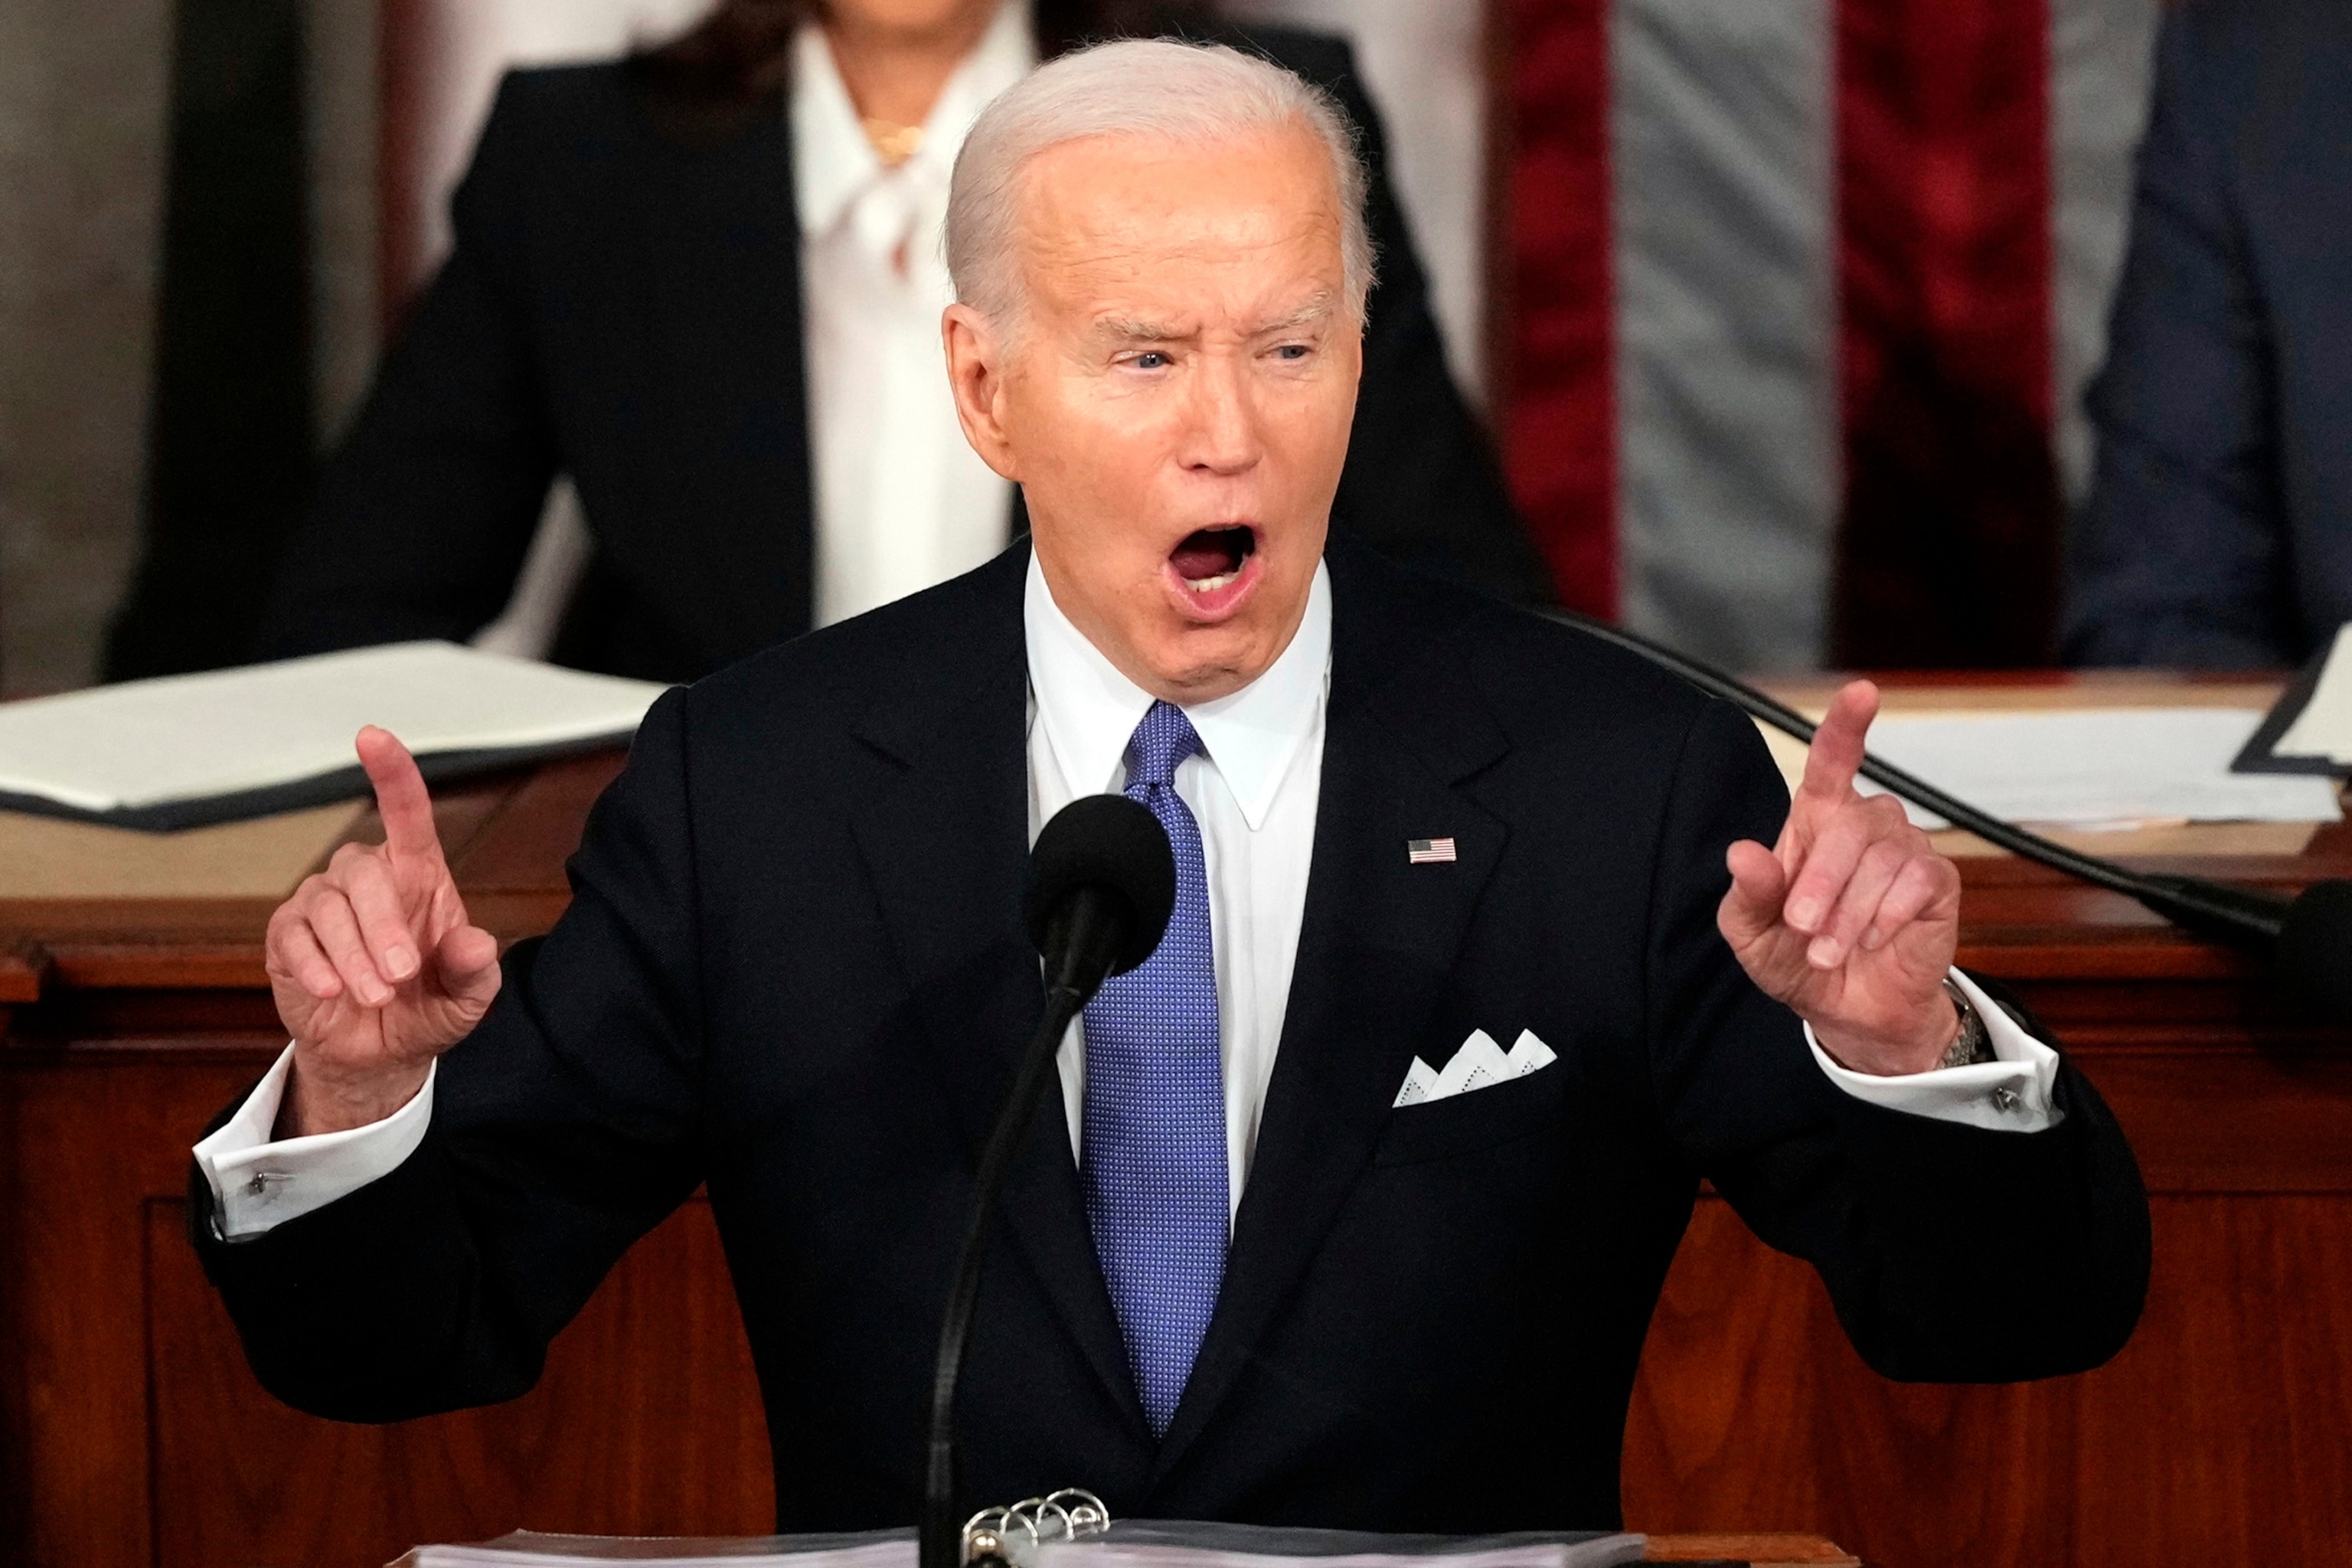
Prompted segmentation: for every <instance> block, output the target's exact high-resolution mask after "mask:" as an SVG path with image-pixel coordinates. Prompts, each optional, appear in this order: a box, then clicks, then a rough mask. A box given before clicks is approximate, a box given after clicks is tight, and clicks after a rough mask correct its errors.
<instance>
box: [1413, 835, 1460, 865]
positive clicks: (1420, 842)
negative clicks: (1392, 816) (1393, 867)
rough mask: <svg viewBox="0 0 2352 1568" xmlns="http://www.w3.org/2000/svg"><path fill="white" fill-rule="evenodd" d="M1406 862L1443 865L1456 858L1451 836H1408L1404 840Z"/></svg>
mask: <svg viewBox="0 0 2352 1568" xmlns="http://www.w3.org/2000/svg"><path fill="white" fill-rule="evenodd" d="M1404 858H1405V863H1406V864H1407V865H1410V866H1442V865H1444V864H1445V863H1446V862H1447V861H1450V860H1453V859H1454V858H1456V857H1455V855H1454V840H1452V839H1451V838H1408V839H1406V840H1405V841H1404Z"/></svg>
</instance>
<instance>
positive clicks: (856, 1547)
mask: <svg viewBox="0 0 2352 1568" xmlns="http://www.w3.org/2000/svg"><path fill="white" fill-rule="evenodd" d="M835 1542H839V1544H835ZM1012 1545H1013V1557H1014V1560H1015V1561H1016V1562H1020V1563H1027V1564H1030V1565H1031V1568H1616V1565H1617V1564H1621V1563H1638V1562H1640V1561H1641V1559H1642V1552H1643V1537H1641V1536H1639V1535H1622V1534H1621V1535H1593V1536H1585V1537H1581V1538H1578V1539H1568V1540H1559V1539H1552V1540H1545V1539H1539V1538H1529V1537H1509V1536H1505V1537H1495V1536H1486V1537H1469V1538H1463V1539H1461V1540H1458V1541H1450V1542H1449V1541H1443V1540H1433V1538H1431V1537H1427V1536H1402V1537H1381V1536H1378V1535H1360V1534H1355V1533H1353V1532H1341V1531H1310V1530H1280V1531H1257V1530H1252V1529H1250V1528H1249V1527H1247V1526H1226V1525H1197V1524H1183V1523H1170V1524H1160V1523H1156V1522H1154V1523H1144V1524H1141V1525H1135V1524H1124V1525H1120V1526H1118V1528H1117V1529H1116V1530H1114V1531H1113V1532H1112V1533H1111V1534H1110V1535H1109V1536H1107V1537H1093V1538H1088V1539H1082V1540H1078V1541H1075V1542H1046V1543H1045V1544H1043V1545H1029V1544H1027V1543H1025V1542H1020V1541H1019V1540H1018V1539H1017V1538H1016V1539H1015V1541H1014V1542H1013V1543H1012ZM1384 1546H1385V1547H1386V1548H1387V1549H1385V1550H1384V1549H1382V1548H1383V1547H1384ZM915 1555H916V1550H915V1539H914V1534H913V1532H912V1531H892V1532H889V1533H888V1534H887V1535H879V1536H877V1535H872V1534H869V1535H867V1536H865V1537H862V1538H861V1537H855V1536H851V1537H842V1536H835V1537H830V1538H824V1537H809V1536H799V1537H794V1536H770V1537H766V1538H763V1539H744V1540H710V1539H703V1540H690V1539H684V1538H678V1537H669V1538H663V1537H657V1536H635V1537H633V1536H598V1535H541V1534H537V1533H534V1532H533V1531H521V1530H519V1531H515V1532H514V1533H513V1534H511V1535H508V1536H504V1537H501V1538H500V1539H499V1540H497V1541H492V1542H486V1543H484V1544H482V1545H479V1546H420V1547H417V1548H416V1549H415V1551H413V1552H409V1553H408V1554H407V1555H406V1556H404V1557H403V1558H401V1559H400V1561H399V1562H398V1563H395V1564H394V1568H589V1565H591V1564H594V1563H635V1564H636V1568H695V1565H696V1564H699V1563H713V1562H723V1563H729V1564H731V1565H734V1568H915Z"/></svg>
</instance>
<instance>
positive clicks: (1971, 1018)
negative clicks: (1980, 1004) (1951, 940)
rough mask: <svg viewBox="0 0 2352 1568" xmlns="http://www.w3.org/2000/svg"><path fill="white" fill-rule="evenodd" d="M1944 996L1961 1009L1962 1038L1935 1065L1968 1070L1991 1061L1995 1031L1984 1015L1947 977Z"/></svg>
mask: <svg viewBox="0 0 2352 1568" xmlns="http://www.w3.org/2000/svg"><path fill="white" fill-rule="evenodd" d="M1944 994H1945V995H1947V996H1949V997H1950V998H1951V999H1952V1005H1953V1006H1954V1007H1956V1008H1958V1010H1959V1015H1960V1037H1959V1038H1958V1039H1956V1040H1954V1041H1953V1042H1952V1043H1951V1046H1950V1047H1949V1048H1948V1049H1947V1050H1946V1051H1945V1052H1944V1057H1943V1059H1942V1060H1941V1061H1938V1062H1937V1064H1936V1066H1937V1068H1965V1067H1974V1066H1975V1065H1976V1064H1977V1063H1979V1062H1989V1061H1990V1060H1992V1059H1993V1056H1992V1031H1991V1030H1990V1029H1988V1028H1986V1027H1985V1021H1984V1015H1983V1014H1981V1013H1979V1012H1978V1011H1977V1005H1976V1004H1975V1003H1973V1002H1971V1001H1969V994H1968V993H1967V992H1965V991H1963V990H1961V989H1960V987H1959V985H1958V983H1957V982H1956V981H1954V980H1953V979H1952V977H1951V976H1950V975H1946V976H1945V977H1944Z"/></svg>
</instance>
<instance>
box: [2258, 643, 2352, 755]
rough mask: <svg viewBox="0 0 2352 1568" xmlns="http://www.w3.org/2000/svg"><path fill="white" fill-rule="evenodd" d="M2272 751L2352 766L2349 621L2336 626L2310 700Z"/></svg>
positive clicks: (2351, 645) (2351, 665)
mask: <svg viewBox="0 0 2352 1568" xmlns="http://www.w3.org/2000/svg"><path fill="white" fill-rule="evenodd" d="M2271 752H2272V753H2273V755H2276V756H2282V757H2326V759H2327V760H2328V761H2330V762H2332V763H2338V764H2340V765H2342V766H2345V767H2352V625H2347V626H2338V627H2336V640H2335V641H2334V642H2332V643H2330V644H2328V646H2327V662H2326V664H2324V665H2322V666H2320V668H2319V683H2318V684H2317V685H2316V686H2315V687H2313V688H2312V691H2311V700H2310V701H2308V702H2306V703H2305V704H2304V705H2303V711H2302V712H2300V713H2298V714H2296V715H2295V719H2294V723H2292V724H2289V725H2288V726H2287V727H2286V733H2284V735H2281V736H2280V737H2279V738H2278V742H2277V743H2276V744H2275V745H2273V746H2272V747H2271Z"/></svg>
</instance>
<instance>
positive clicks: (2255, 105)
mask: <svg viewBox="0 0 2352 1568" xmlns="http://www.w3.org/2000/svg"><path fill="white" fill-rule="evenodd" d="M2089 407H2090V413H2091V417H2092V420H2093V422H2094V423H2095V426H2097V430H2098V440H2099V453H2098V471H2097V478H2096V480H2095V485H2094V488H2093V491H2092V494H2091V498H2090V500H2089V503H2088V505H2087V506H2086V507H2085V509H2084V511H2083V514H2082V515H2081V517H2080V518H2079V519H2078V520H2077V526H2076V529H2075V533H2074V539H2073V542H2072V544H2071V548H2070V552H2069V560H2068V569H2067V575H2068V594H2069V601H2068V606H2067V611H2066V629H2065V651H2066V656H2067V657H2068V658H2070V659H2071V660H2073V661H2074V662H2076V663H2084V664H2168V665H2190V666H2216V667H2222V668H2230V667H2238V668H2247V667H2255V666H2273V667H2275V666H2280V665H2286V664H2293V663H2296V662H2299V661H2300V660H2302V659H2303V658H2305V656H2306V655H2308V654H2309V653H2311V652H2312V651H2313V649H2314V648H2315V647H2318V646H2319V645H2321V644H2322V643H2323V642H2325V640H2326V638H2327V637H2331V636H2333V635H2334V633H2335V631H2336V627H2337V626H2339V625H2341V624H2342V623H2344V622H2346V621H2352V5H2344V4H2343V3H2342V0H2221V3H2218V4H2211V3H2197V4H2190V5H2183V6H2180V7H2179V8H2177V9H2175V10H2174V11H2172V13H2171V14H2170V15H2169V16H2168V17H2167V18H2166V20H2165V24H2164V31H2163V36H2162V42H2161V44H2160V45H2159V47H2158V56H2157V76H2156V100H2155V107H2154V110H2153V112H2152V116H2151V118H2150V121H2149V123H2148V130H2147V141H2146V142H2144V143H2143V144H2142V146H2141V149H2140V158H2139V194H2138V200H2137V205H2136V208H2135V211H2134V215H2133V218H2132V236H2131V248H2130V252H2129V254H2128V257H2127V258H2126V262H2125V265H2124V273H2123V280H2122V284H2121V289H2120V292H2119V293H2118V295H2117V297H2116V308H2115V320H2114V325H2113V330H2112V332H2111V334H2110V341H2109V346H2108V352H2107V363H2106V367H2105V370H2103V371H2102V372H2101V374H2100V375H2099V378H2098V380H2097V381H2096V383H2095V384H2094V385H2093V387H2092V389H2091V393H2090V397H2089Z"/></svg>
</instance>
